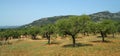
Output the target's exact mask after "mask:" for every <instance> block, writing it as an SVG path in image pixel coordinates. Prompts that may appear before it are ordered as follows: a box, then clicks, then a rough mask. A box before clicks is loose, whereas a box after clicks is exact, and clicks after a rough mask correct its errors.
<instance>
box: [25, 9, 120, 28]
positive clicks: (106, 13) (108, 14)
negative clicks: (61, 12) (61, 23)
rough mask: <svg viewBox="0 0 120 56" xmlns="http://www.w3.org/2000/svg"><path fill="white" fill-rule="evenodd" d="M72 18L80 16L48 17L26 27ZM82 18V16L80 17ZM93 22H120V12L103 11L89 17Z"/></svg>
mask: <svg viewBox="0 0 120 56" xmlns="http://www.w3.org/2000/svg"><path fill="white" fill-rule="evenodd" d="M72 16H78V15H66V16H54V17H47V18H41V19H39V20H36V21H33V22H32V23H30V24H27V25H24V26H26V27H27V26H41V25H45V24H51V23H54V22H56V21H57V20H59V19H68V18H69V17H72ZM79 16H80V15H79ZM88 16H90V18H91V19H92V20H93V21H100V20H103V19H111V20H115V21H120V12H117V13H111V12H109V11H103V12H98V13H94V14H90V15H88Z"/></svg>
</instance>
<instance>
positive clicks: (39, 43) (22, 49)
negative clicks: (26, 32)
mask: <svg viewBox="0 0 120 56" xmlns="http://www.w3.org/2000/svg"><path fill="white" fill-rule="evenodd" d="M76 40H77V41H76V42H77V43H80V44H81V45H80V46H78V47H75V48H73V47H70V46H67V47H64V45H68V44H71V43H72V41H71V39H69V40H68V39H61V40H56V41H57V42H60V43H59V44H51V45H47V44H46V43H47V40H45V41H43V40H33V41H29V40H24V41H20V42H17V43H13V44H12V45H3V46H0V56H119V55H120V37H119V36H117V37H116V38H106V40H107V41H109V42H104V43H103V42H93V41H101V38H97V37H96V36H89V37H88V36H84V37H82V38H77V39H76ZM56 41H55V42H56ZM53 42H54V41H53ZM85 44H90V45H85Z"/></svg>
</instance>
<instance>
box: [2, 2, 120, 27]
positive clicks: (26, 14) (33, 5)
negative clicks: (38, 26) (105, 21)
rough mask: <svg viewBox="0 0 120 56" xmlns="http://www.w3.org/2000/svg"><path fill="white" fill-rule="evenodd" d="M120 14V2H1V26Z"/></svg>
mask: <svg viewBox="0 0 120 56" xmlns="http://www.w3.org/2000/svg"><path fill="white" fill-rule="evenodd" d="M100 11H110V12H119V11H120V0H0V26H6V25H8V26H13V25H24V24H28V23H31V22H32V21H34V20H38V19H40V18H44V17H51V16H59V15H81V14H92V13H96V12H100Z"/></svg>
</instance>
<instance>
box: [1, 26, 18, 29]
mask: <svg viewBox="0 0 120 56" xmlns="http://www.w3.org/2000/svg"><path fill="white" fill-rule="evenodd" d="M17 27H20V26H0V29H7V28H17Z"/></svg>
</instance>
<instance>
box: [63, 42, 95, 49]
mask: <svg viewBox="0 0 120 56" xmlns="http://www.w3.org/2000/svg"><path fill="white" fill-rule="evenodd" d="M84 46H93V45H92V44H82V43H76V46H75V47H84ZM62 47H65V48H66V47H73V44H67V45H63V46H62Z"/></svg>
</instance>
